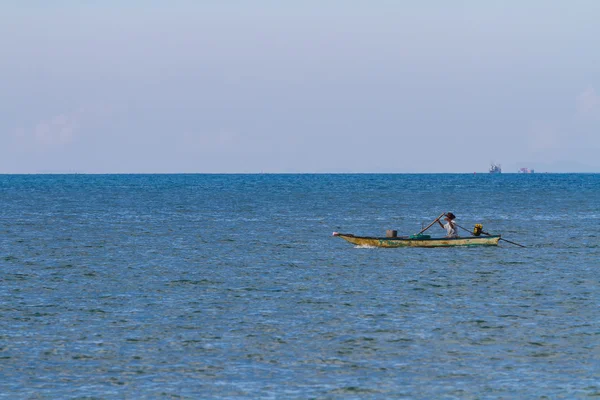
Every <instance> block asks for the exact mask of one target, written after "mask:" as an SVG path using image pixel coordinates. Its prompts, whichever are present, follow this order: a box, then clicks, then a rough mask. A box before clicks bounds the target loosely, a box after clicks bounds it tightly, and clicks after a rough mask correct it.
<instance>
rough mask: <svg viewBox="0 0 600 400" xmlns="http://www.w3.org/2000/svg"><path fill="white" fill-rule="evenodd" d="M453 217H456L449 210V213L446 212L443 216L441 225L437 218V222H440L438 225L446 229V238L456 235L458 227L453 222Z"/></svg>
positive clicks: (455, 236)
mask: <svg viewBox="0 0 600 400" xmlns="http://www.w3.org/2000/svg"><path fill="white" fill-rule="evenodd" d="M455 218H456V216H455V215H454V214H452V213H451V212H449V213H446V218H444V219H445V220H446V223H445V224H443V225H442V223H441V222H440V220H439V219H438V224H440V226H441V227H442V228H444V229H445V230H446V237H447V238H457V237H458V227H457V225H456V224H455V223H454V219H455Z"/></svg>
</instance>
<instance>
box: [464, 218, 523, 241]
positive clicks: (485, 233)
mask: <svg viewBox="0 0 600 400" xmlns="http://www.w3.org/2000/svg"><path fill="white" fill-rule="evenodd" d="M453 224H454V225H456V226H458V227H459V228H460V229H462V230H465V231H467V232H469V233H470V234H471V235H473V232H471V231H470V230H468V229H465V228H463V227H462V226H460V225H458V224H457V223H456V222H453ZM481 233H483V234H484V235H488V236H492V235H490V234H489V233H487V232H484V231H481ZM473 236H475V235H473ZM500 240H504V241H505V242H508V243H510V244H514V245H515V246H519V247H527V246H523V245H522V244H519V243H515V242H511V241H510V240H506V239H504V238H500Z"/></svg>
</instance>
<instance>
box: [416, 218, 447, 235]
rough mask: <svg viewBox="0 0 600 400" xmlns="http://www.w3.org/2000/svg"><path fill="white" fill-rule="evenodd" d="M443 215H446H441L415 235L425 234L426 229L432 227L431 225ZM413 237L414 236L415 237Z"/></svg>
mask: <svg viewBox="0 0 600 400" xmlns="http://www.w3.org/2000/svg"><path fill="white" fill-rule="evenodd" d="M444 215H446V213H442V214H441V215H440V216H439V217H437V218H436V219H435V220H434V221H433V222H432V223H430V224H429V225H427V228H425V229H423V230H422V231H421V232H419V233H417V235H420V234H421V233H423V232H425V231H426V230H427V229H429V228H431V227H432V226H433V224H435V223H436V222H438V221H439V219H440V218H442V217H443V216H444ZM417 235H415V236H417Z"/></svg>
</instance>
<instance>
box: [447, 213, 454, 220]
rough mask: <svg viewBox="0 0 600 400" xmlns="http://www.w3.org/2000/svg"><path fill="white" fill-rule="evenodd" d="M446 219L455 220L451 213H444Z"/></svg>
mask: <svg viewBox="0 0 600 400" xmlns="http://www.w3.org/2000/svg"><path fill="white" fill-rule="evenodd" d="M446 217H448V218H450V219H454V218H456V216H455V215H454V214H452V213H451V212H449V213H446Z"/></svg>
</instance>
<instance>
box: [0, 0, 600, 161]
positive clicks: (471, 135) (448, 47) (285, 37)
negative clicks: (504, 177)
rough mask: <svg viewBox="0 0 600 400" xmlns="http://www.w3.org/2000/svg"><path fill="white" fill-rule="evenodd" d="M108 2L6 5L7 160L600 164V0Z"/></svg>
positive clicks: (2, 16)
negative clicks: (599, 41) (502, 0)
mask: <svg viewBox="0 0 600 400" xmlns="http://www.w3.org/2000/svg"><path fill="white" fill-rule="evenodd" d="M97 3H99V2H92V1H89V2H84V1H78V2H75V1H54V2H42V1H24V2H8V1H4V2H0V49H2V50H1V51H2V63H0V93H2V96H0V135H1V139H2V143H3V145H2V146H1V148H0V173H38V172H42V173H44V172H84V173H85V172H88V173H119V172H123V173H137V172H140V173H148V172H165V173H170V172H211V173H212V172H261V171H262V172H473V171H485V170H486V169H487V167H488V164H489V163H490V162H491V161H495V162H498V163H502V165H503V167H504V171H505V172H515V171H516V170H517V169H518V168H519V167H530V168H536V169H537V170H538V171H549V172H554V171H557V172H558V171H560V172H571V171H572V172H578V171H586V172H600V159H599V158H598V156H597V153H598V151H599V150H600V51H599V50H598V49H599V48H598V38H600V24H598V21H600V2H597V1H593V0H589V1H583V0H580V1H577V0H576V1H572V2H568V3H567V2H554V1H536V0H531V1H522V2H517V1H507V2H494V4H492V2H482V1H454V2H447V1H423V2H409V1H391V0H389V1H384V0H374V1H335V0H332V1H312V0H308V1H302V2H282V1H265V0H255V1H242V0H239V1H233V0H232V1H227V0H222V1H212V0H207V1H202V0H200V1H173V2H166V1H128V2H117V1H104V2H102V4H97ZM123 3H124V4H123ZM417 3H418V4H417ZM500 3H503V4H500Z"/></svg>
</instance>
